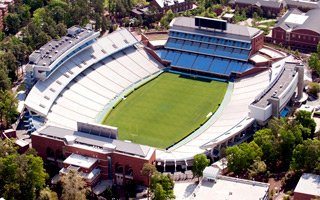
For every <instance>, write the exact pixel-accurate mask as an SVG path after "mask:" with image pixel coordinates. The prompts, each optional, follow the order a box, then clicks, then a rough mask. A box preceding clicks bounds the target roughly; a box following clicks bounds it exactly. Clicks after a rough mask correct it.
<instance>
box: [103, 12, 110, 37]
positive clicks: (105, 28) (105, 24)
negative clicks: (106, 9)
mask: <svg viewBox="0 0 320 200" xmlns="http://www.w3.org/2000/svg"><path fill="white" fill-rule="evenodd" d="M110 27H111V22H110V20H109V19H108V18H106V17H105V16H103V17H102V21H101V32H102V33H105V32H107V31H108V30H109V29H110Z"/></svg>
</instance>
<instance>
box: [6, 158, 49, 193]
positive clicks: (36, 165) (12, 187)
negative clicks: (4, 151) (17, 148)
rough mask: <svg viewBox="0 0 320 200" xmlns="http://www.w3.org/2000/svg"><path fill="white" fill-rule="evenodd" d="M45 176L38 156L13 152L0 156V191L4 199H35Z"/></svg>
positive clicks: (42, 185)
mask: <svg viewBox="0 0 320 200" xmlns="http://www.w3.org/2000/svg"><path fill="white" fill-rule="evenodd" d="M47 177H48V175H47V174H46V172H45V170H44V168H43V161H42V159H41V158H40V157H37V156H34V155H26V154H23V155H19V154H17V153H13V154H10V155H8V156H6V157H1V158H0V193H1V194H2V196H3V197H4V198H5V199H35V198H36V194H37V193H38V192H39V191H40V190H41V189H42V188H43V187H44V185H45V180H46V178H47Z"/></svg>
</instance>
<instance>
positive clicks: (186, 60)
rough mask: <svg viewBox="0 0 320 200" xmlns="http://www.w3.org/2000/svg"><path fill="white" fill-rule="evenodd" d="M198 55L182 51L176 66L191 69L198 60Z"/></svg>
mask: <svg viewBox="0 0 320 200" xmlns="http://www.w3.org/2000/svg"><path fill="white" fill-rule="evenodd" d="M196 58H197V55H196V54H193V53H184V52H182V53H181V56H180V57H179V59H178V61H177V63H176V64H175V65H176V66H179V67H183V68H188V69H190V68H191V67H192V65H193V63H194V61H195V60H196Z"/></svg>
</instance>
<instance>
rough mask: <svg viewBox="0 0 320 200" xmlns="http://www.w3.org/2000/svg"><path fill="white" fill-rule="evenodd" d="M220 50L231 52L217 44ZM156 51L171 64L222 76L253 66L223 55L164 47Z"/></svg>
mask: <svg viewBox="0 0 320 200" xmlns="http://www.w3.org/2000/svg"><path fill="white" fill-rule="evenodd" d="M209 46H210V45H209ZM200 48H201V47H200ZM200 48H199V49H200ZM207 49H208V48H207ZM220 50H221V51H223V52H229V53H231V52H230V51H231V48H229V47H220V46H218V47H217V51H220ZM157 53H158V55H159V56H160V57H161V59H163V60H167V61H170V62H171V66H174V67H179V68H185V69H192V70H200V71H203V72H208V73H215V74H219V75H223V76H230V75H231V73H232V72H233V73H243V72H245V71H248V70H250V69H252V68H253V66H252V65H251V64H249V63H246V62H243V61H238V60H231V59H226V58H223V57H215V56H209V55H201V54H197V53H189V52H183V51H178V50H165V49H161V50H159V51H158V52H157Z"/></svg>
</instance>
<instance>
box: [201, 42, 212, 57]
mask: <svg viewBox="0 0 320 200" xmlns="http://www.w3.org/2000/svg"><path fill="white" fill-rule="evenodd" d="M215 48H216V46H215V45H209V44H205V43H202V44H201V45H200V47H199V49H198V52H201V53H205V54H209V55H212V54H213V53H214V51H215Z"/></svg>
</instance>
